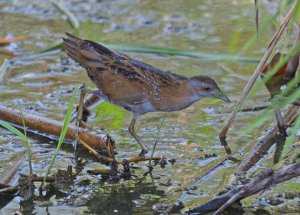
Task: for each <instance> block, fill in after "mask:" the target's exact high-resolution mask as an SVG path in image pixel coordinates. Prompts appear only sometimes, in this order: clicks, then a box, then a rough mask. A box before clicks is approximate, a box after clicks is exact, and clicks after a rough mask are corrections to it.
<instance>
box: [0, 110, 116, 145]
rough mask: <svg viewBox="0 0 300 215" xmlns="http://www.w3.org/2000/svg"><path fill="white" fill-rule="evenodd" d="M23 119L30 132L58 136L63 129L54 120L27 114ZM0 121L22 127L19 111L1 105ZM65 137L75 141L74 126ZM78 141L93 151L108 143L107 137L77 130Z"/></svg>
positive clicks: (61, 125)
mask: <svg viewBox="0 0 300 215" xmlns="http://www.w3.org/2000/svg"><path fill="white" fill-rule="evenodd" d="M23 117H24V121H25V125H26V127H28V128H29V130H32V131H38V132H40V133H46V134H52V135H56V136H59V135H60V133H61V130H62V128H63V123H62V122H58V121H56V120H52V119H47V118H45V117H41V116H36V115H33V114H29V113H23ZM0 119H1V120H4V121H7V122H9V123H12V124H15V125H19V126H23V124H22V118H21V116H20V113H19V111H18V110H16V109H13V108H8V107H5V106H3V105H0ZM66 137H67V138H68V139H70V140H75V139H76V128H75V127H74V126H70V127H69V129H68V132H67V134H66ZM78 139H80V140H83V141H84V142H86V143H87V144H88V145H89V146H90V147H92V148H95V149H106V146H107V143H108V142H109V141H110V137H109V136H108V135H106V134H99V133H96V132H94V131H89V130H87V129H79V134H78ZM112 142H113V141H112Z"/></svg>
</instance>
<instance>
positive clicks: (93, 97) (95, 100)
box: [71, 86, 105, 122]
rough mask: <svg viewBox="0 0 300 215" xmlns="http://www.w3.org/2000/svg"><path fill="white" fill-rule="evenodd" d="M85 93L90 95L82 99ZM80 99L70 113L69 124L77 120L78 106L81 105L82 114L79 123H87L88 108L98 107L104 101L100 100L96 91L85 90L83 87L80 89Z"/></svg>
mask: <svg viewBox="0 0 300 215" xmlns="http://www.w3.org/2000/svg"><path fill="white" fill-rule="evenodd" d="M87 93H88V94H90V96H89V97H88V98H87V99H84V96H85V94H87ZM80 97H81V99H80V100H79V105H78V106H77V108H76V110H74V111H73V113H72V118H71V122H73V121H74V120H75V119H76V118H77V115H78V112H79V107H80V105H82V112H83V114H82V116H81V120H80V121H83V122H87V118H88V117H89V116H90V111H89V109H88V108H91V107H94V106H96V105H100V104H102V103H103V102H104V101H105V100H104V99H101V97H100V95H99V92H98V91H97V90H90V89H86V88H85V87H84V86H83V87H81V89H80Z"/></svg>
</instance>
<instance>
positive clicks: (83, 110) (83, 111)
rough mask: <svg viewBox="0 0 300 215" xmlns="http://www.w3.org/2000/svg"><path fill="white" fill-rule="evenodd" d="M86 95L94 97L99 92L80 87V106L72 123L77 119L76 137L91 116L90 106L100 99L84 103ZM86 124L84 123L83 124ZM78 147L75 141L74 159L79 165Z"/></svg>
mask: <svg viewBox="0 0 300 215" xmlns="http://www.w3.org/2000/svg"><path fill="white" fill-rule="evenodd" d="M86 93H92V95H97V91H91V90H89V89H86V87H85V85H82V86H81V87H80V97H79V104H78V106H77V108H76V110H75V111H73V113H72V119H71V122H72V121H74V120H75V119H76V123H75V125H76V136H77V135H78V134H79V127H85V126H84V125H85V122H86V121H87V118H88V116H89V115H90V112H89V110H88V109H87V108H88V107H89V106H90V105H92V104H93V103H95V102H96V101H97V100H99V99H94V98H93V99H92V100H91V99H87V100H86V101H84V97H85V94H86ZM82 122H84V123H82ZM77 146H78V142H77V141H75V143H74V159H75V163H76V164H77V160H78V156H77Z"/></svg>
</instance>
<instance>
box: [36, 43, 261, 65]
mask: <svg viewBox="0 0 300 215" xmlns="http://www.w3.org/2000/svg"><path fill="white" fill-rule="evenodd" d="M104 45H105V46H107V47H108V48H111V49H114V50H116V51H125V52H137V53H153V54H166V55H174V56H186V57H193V58H199V59H202V60H206V61H236V62H244V63H257V62H259V59H258V58H253V57H245V56H237V55H229V54H209V53H203V52H199V51H190V50H182V49H174V48H167V47H156V46H145V45H132V44H104ZM62 47H63V45H62V43H58V44H56V45H54V46H52V47H49V48H47V49H45V50H43V51H40V52H39V53H45V52H48V51H53V50H57V49H61V48H62Z"/></svg>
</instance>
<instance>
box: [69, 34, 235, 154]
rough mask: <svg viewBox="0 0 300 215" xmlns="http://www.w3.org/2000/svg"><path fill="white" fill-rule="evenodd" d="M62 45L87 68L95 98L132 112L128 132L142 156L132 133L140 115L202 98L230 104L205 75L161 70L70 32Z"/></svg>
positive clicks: (181, 106)
mask: <svg viewBox="0 0 300 215" xmlns="http://www.w3.org/2000/svg"><path fill="white" fill-rule="evenodd" d="M63 44H64V49H65V51H66V54H67V55H68V56H69V57H70V58H71V59H73V60H74V61H75V62H77V63H79V65H80V66H82V67H84V68H85V69H86V71H87V75H88V77H89V78H90V79H91V80H92V81H93V83H94V84H95V85H96V87H97V90H95V91H92V93H93V94H94V95H96V96H97V97H99V98H101V99H103V100H104V101H108V102H109V103H112V104H114V105H117V106H120V107H123V108H124V109H126V110H128V111H131V112H132V113H133V117H132V120H131V122H130V124H129V127H128V131H129V133H130V134H131V135H132V137H133V138H134V139H135V140H136V142H137V143H138V144H139V145H140V147H141V149H142V150H141V153H140V155H141V156H143V155H145V154H146V153H147V152H148V149H147V147H146V146H145V145H144V144H143V143H142V141H141V139H140V137H139V136H138V135H137V134H136V132H135V123H136V120H137V119H138V118H139V117H140V116H141V115H143V114H145V113H149V112H172V111H178V110H182V109H185V108H187V107H189V106H190V105H192V104H193V103H195V102H197V101H198V100H200V99H202V98H205V97H214V98H219V99H221V100H223V101H225V102H228V103H229V102H230V100H229V98H228V97H227V96H226V95H225V94H224V93H223V92H222V91H221V90H220V88H219V87H218V85H217V83H216V82H215V81H214V79H212V78H210V77H208V76H204V75H197V76H193V77H189V78H188V77H185V76H183V75H179V74H176V73H172V72H169V71H163V70H161V69H159V68H156V67H154V66H151V65H149V64H146V63H143V62H141V61H138V60H135V59H133V58H131V57H129V56H127V55H125V54H123V53H120V52H117V51H115V50H112V49H109V48H107V47H105V46H104V45H102V44H99V43H96V42H94V41H91V40H85V39H81V38H79V37H77V36H75V35H72V34H70V33H66V38H63Z"/></svg>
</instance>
